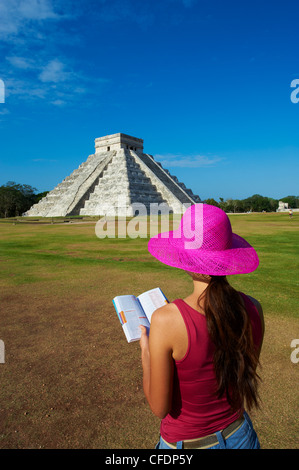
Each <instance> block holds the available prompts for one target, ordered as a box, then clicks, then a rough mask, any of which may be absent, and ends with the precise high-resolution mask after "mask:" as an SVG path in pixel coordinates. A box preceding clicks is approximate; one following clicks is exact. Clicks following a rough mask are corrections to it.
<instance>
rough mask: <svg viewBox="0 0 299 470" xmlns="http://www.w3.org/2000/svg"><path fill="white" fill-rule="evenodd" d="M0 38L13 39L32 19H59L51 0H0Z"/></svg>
mask: <svg viewBox="0 0 299 470" xmlns="http://www.w3.org/2000/svg"><path fill="white" fill-rule="evenodd" d="M0 18H1V21H0V38H1V39H3V40H6V41H9V40H11V39H13V40H14V39H15V36H17V35H18V34H19V33H20V32H22V31H24V30H25V29H26V27H27V25H28V23H30V22H32V21H46V20H59V19H60V18H61V16H60V15H58V14H56V13H55V12H54V8H53V5H52V1H51V0H9V1H8V0H0Z"/></svg>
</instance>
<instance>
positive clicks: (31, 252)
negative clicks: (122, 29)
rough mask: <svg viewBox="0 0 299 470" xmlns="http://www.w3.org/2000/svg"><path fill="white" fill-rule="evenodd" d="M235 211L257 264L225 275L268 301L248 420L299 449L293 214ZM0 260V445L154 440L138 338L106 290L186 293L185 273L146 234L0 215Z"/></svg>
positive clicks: (271, 440)
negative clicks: (131, 337) (161, 258)
mask: <svg viewBox="0 0 299 470" xmlns="http://www.w3.org/2000/svg"><path fill="white" fill-rule="evenodd" d="M230 219H231V222H232V226H233V230H234V231H235V232H236V233H238V234H240V235H242V236H245V237H246V238H247V239H248V241H249V242H251V243H252V244H253V245H254V246H255V248H256V249H257V251H258V254H259V257H260V266H259V268H258V269H257V271H256V272H254V273H251V274H247V275H242V276H236V277H231V278H230V282H231V283H232V284H233V285H234V287H236V288H238V289H239V290H242V291H244V292H247V293H248V294H250V295H252V296H253V297H256V298H257V299H258V300H259V301H260V302H261V303H262V305H263V308H264V315H265V323H266V334H265V339H264V345H263V350H262V356H261V369H260V375H261V377H262V379H263V383H262V386H261V399H262V403H261V409H260V410H257V411H255V412H254V413H253V414H252V418H253V421H254V424H255V426H256V429H257V431H258V434H259V437H260V441H261V445H262V447H264V448H298V447H299V446H298V418H299V392H298V376H299V363H297V364H294V363H292V362H291V360H290V355H291V352H292V350H291V347H290V344H291V341H292V339H294V338H299V312H298V298H299V295H298V293H299V292H298V291H299V289H298V284H299V281H298V271H299V269H298V259H299V243H298V241H299V236H298V234H299V214H296V213H295V215H294V216H293V219H289V217H288V214H244V215H237V214H236V215H230ZM1 222H2V223H1ZM43 222H48V221H43ZM0 268H1V269H0V306H1V307H0V339H1V340H3V341H4V343H5V363H4V364H0V381H1V389H0V397H1V398H0V448H10V449H12V448H55V449H59V448H73V449H75V448H102V449H109V448H110V449H117V448H149V449H152V448H153V447H154V445H155V443H156V441H157V439H158V433H159V419H158V418H156V417H155V416H153V415H152V413H151V411H150V409H149V407H148V405H147V403H146V401H145V398H144V396H143V391H142V370H141V362H140V349H139V343H132V344H128V343H127V342H126V340H125V337H124V334H123V332H122V329H121V327H120V324H119V321H118V318H117V315H116V313H115V311H114V308H113V305H112V298H113V297H114V296H115V295H120V294H132V293H133V294H136V295H138V294H140V293H141V292H143V291H145V290H148V289H150V288H153V287H157V286H159V287H161V289H162V290H163V291H164V293H165V294H166V296H167V297H168V298H169V299H174V298H177V297H184V296H186V295H187V294H188V293H189V290H190V288H191V287H192V286H191V284H190V278H189V276H188V275H186V274H185V273H184V272H182V271H180V270H178V269H173V268H170V267H167V266H164V265H162V264H160V263H159V262H158V261H156V260H155V259H154V258H153V257H151V255H150V254H149V253H148V252H147V239H144V238H136V239H130V238H126V239H108V238H106V239H98V238H97V237H96V236H95V221H93V220H91V221H89V222H86V221H79V222H78V223H67V224H66V223H61V224H58V223H51V221H49V223H48V224H47V223H43V224H41V223H35V224H26V223H24V222H20V223H16V224H13V223H12V221H9V220H2V221H0Z"/></svg>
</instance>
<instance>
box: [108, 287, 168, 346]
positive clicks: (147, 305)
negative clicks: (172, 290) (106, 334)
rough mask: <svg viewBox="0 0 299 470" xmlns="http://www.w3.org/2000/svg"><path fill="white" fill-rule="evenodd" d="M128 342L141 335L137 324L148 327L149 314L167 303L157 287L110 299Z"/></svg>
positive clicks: (137, 338)
mask: <svg viewBox="0 0 299 470" xmlns="http://www.w3.org/2000/svg"><path fill="white" fill-rule="evenodd" d="M112 302H113V305H114V308H115V310H116V313H117V315H118V318H119V321H120V323H121V325H122V328H123V330H124V333H125V335H126V338H127V341H128V343H132V341H138V340H139V339H140V337H141V330H140V328H139V325H144V326H145V327H147V328H149V327H150V322H151V316H152V314H153V313H154V311H155V310H157V308H159V307H162V306H163V305H166V304H168V300H167V299H166V297H165V295H164V294H163V292H162V291H161V289H160V288H159V287H157V288H155V289H151V290H149V291H147V292H143V294H140V295H139V296H138V297H135V295H118V296H117V297H114V299H113V300H112Z"/></svg>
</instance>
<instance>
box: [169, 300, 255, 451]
mask: <svg viewBox="0 0 299 470" xmlns="http://www.w3.org/2000/svg"><path fill="white" fill-rule="evenodd" d="M241 295H242V297H243V299H244V302H245V306H246V309H247V312H248V314H249V316H250V320H251V324H252V332H253V339H254V342H255V344H256V345H257V346H259V345H260V344H261V340H262V325H261V320H260V316H259V313H258V311H257V309H256V307H255V305H254V304H253V303H252V302H251V300H250V299H249V298H248V297H247V296H246V295H245V294H242V293H241ZM173 303H174V304H175V305H176V306H177V307H178V309H179V311H180V313H181V315H182V317H183V319H184V322H185V325H186V328H187V332H188V349H187V352H186V354H185V356H184V357H183V359H181V360H179V361H175V366H176V367H175V374H174V389H173V402H172V409H171V411H170V412H169V413H168V415H167V416H166V417H165V418H164V419H162V421H161V427H160V433H161V436H162V437H163V439H165V440H166V441H167V442H177V441H181V440H185V439H196V438H199V437H203V436H207V435H208V434H212V433H214V432H216V431H219V430H221V429H224V428H225V427H227V426H228V425H229V424H231V423H232V422H233V421H235V420H236V419H238V417H239V416H240V415H241V414H242V413H243V409H240V410H238V411H237V412H235V413H232V412H231V409H230V406H229V404H228V402H227V400H226V398H225V397H222V398H221V399H218V398H217V395H216V390H217V382H216V377H215V373H214V367H213V352H214V345H213V343H212V342H211V341H210V338H209V335H208V330H207V326H206V317H205V316H204V315H202V314H200V313H199V312H197V310H194V309H193V308H192V307H190V306H189V305H188V304H186V303H185V302H184V301H183V300H181V299H178V300H175V301H174V302H173Z"/></svg>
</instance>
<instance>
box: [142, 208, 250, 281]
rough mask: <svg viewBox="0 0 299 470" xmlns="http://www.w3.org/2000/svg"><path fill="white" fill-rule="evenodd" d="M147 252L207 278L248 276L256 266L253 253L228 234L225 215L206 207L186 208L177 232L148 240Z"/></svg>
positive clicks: (244, 244)
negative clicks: (246, 274)
mask: <svg viewBox="0 0 299 470" xmlns="http://www.w3.org/2000/svg"><path fill="white" fill-rule="evenodd" d="M148 250H149V252H150V253H151V254H152V255H153V256H154V257H155V258H157V259H158V260H159V261H161V262H162V263H164V264H166V265H168V266H173V267H175V268H179V269H183V270H184V271H189V272H194V273H200V274H208V275H210V276H227V275H232V274H245V273H250V272H252V271H254V270H255V269H256V268H257V267H258V265H259V258H258V255H257V253H256V251H255V249H254V248H253V247H252V246H251V245H250V244H249V243H248V242H247V241H246V240H245V239H244V238H242V237H240V236H239V235H237V234H235V233H233V232H232V228H231V223H230V220H229V218H228V216H227V214H226V213H225V212H224V211H223V210H221V209H220V208H218V207H216V206H212V205H209V204H194V205H192V206H190V207H189V208H188V209H187V210H186V211H185V213H184V214H183V216H182V219H181V222H180V225H179V228H178V229H177V230H173V231H170V232H164V233H160V234H158V235H156V236H154V237H152V238H151V239H150V240H149V243H148Z"/></svg>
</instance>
